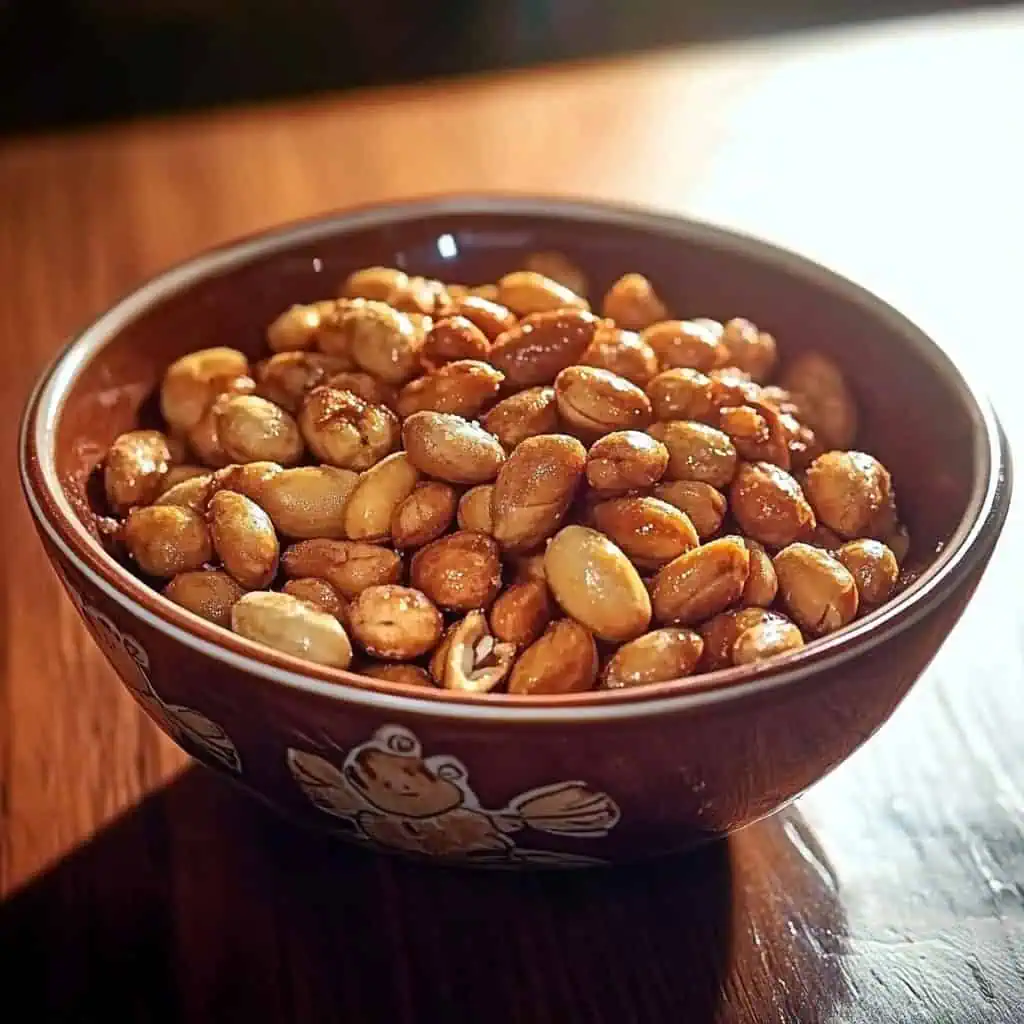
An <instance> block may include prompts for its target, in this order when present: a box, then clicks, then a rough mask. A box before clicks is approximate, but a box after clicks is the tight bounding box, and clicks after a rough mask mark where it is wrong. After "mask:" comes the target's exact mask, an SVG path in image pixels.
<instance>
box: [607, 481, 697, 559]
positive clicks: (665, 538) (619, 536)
mask: <svg viewBox="0 0 1024 1024" xmlns="http://www.w3.org/2000/svg"><path fill="white" fill-rule="evenodd" d="M592 515H593V520H594V525H595V526H596V527H597V529H598V530H600V531H601V532H602V533H604V534H607V535H608V536H609V537H610V538H611V539H612V540H613V541H614V542H615V543H616V544H617V545H618V546H619V547H620V548H622V550H623V551H624V552H625V553H626V555H627V556H628V557H629V559H630V561H632V562H633V563H634V564H636V565H638V566H640V568H642V569H660V568H661V567H662V566H663V565H664V564H665V563H666V562H671V561H672V559H673V558H678V557H679V556H680V555H681V554H683V552H685V551H689V550H690V549H691V548H695V547H697V545H698V544H699V543H700V538H699V537H698V536H697V531H696V530H695V529H694V527H693V523H691V522H690V519H689V516H687V515H686V513H685V512H680V511H679V509H677V508H676V507H675V506H674V505H670V504H669V503H668V502H667V501H659V500H658V499H657V498H646V497H641V498H614V499H612V500H611V501H602V502H600V503H599V504H597V505H595V506H594V508H593V512H592Z"/></svg>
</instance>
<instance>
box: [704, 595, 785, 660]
mask: <svg viewBox="0 0 1024 1024" xmlns="http://www.w3.org/2000/svg"><path fill="white" fill-rule="evenodd" d="M776 621H786V622H788V621H789V620H788V619H786V618H785V617H784V616H782V615H779V613H778V612H772V611H769V610H768V609H767V608H737V609H735V610H733V611H728V612H720V613H719V614H718V615H715V616H712V618H710V619H708V620H707V621H706V622H702V623H701V625H700V627H699V632H700V635H701V638H702V639H703V640H704V654H703V657H702V658H701V665H700V668H701V671H702V672H714V671H715V670H716V669H720V668H728V667H729V666H730V665H732V664H733V648H734V646H735V644H736V641H737V640H738V639H739V637H740V636H741V635H742V634H743V633H745V632H746V631H747V630H748V629H753V628H754V627H756V626H759V625H761V624H762V623H767V622H776Z"/></svg>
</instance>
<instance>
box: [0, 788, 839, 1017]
mask: <svg viewBox="0 0 1024 1024" xmlns="http://www.w3.org/2000/svg"><path fill="white" fill-rule="evenodd" d="M844 941H845V922H844V920H843V917H842V911H841V908H840V905H839V903H838V901H837V898H836V893H835V888H834V884H833V882H832V881H831V874H830V869H829V867H828V864H827V861H825V860H824V858H823V857H822V856H821V854H820V852H819V851H817V850H816V849H815V846H814V840H813V836H811V835H810V834H809V832H808V830H807V829H806V826H805V825H804V824H803V822H802V819H801V818H800V817H799V815H798V814H797V813H795V812H792V811H790V812H786V813H784V814H783V815H780V816H777V817H776V818H775V819H772V820H770V821H767V822H763V823H761V824H759V825H756V826H753V827H752V828H750V829H747V830H746V831H745V832H743V833H740V834H739V835H737V836H734V837H733V838H732V839H730V840H729V841H728V842H720V843H715V844H712V845H709V846H708V847H705V848H704V849H702V850H699V851H697V852H696V853H693V854H691V855H690V856H689V857H687V858H685V859H674V860H668V861H662V862H658V863H652V864H649V865H645V866H640V867H636V868H633V869H629V870H625V869H620V870H615V871H612V870H609V871H599V872H593V873H581V874H527V875H513V874H503V873H475V874H474V873H464V872H458V871H449V870H440V869H436V868H429V867H421V866H416V865H410V864H405V863H402V862H398V861H394V860H391V859H386V858H382V857H375V856H373V855H370V854H367V853H365V852H362V851H358V850H354V849H349V848H347V847H344V846H342V845H339V844H337V843H336V842H335V841H333V840H330V839H327V838H321V837H319V836H314V835H304V834H301V833H298V832H295V831H292V830H290V829H289V828H287V827H285V826H284V825H283V824H282V823H281V822H280V820H279V819H278V818H277V817H276V816H274V815H273V814H272V813H271V812H270V811H268V810H266V809H264V808H263V807H262V806H260V805H258V804H256V803H255V802H254V801H252V800H248V799H245V798H242V797H240V796H239V795H238V794H237V793H236V791H235V790H234V789H233V788H232V787H230V786H229V785H228V784H227V783H225V782H224V781H222V780H221V779H219V778H217V777H215V776H213V775H212V774H211V773H209V772H206V771H205V770H201V769H196V768H193V769H190V770H188V771H187V772H186V773H185V774H184V775H183V776H181V777H179V778H178V779H177V780H176V781H174V782H172V783H171V784H170V785H168V786H167V787H166V788H165V789H163V790H161V791H159V792H157V793H155V794H153V795H152V796H150V797H149V798H147V799H146V800H145V801H144V802H142V803H141V804H140V805H139V806H138V807H136V808H135V809H134V810H132V811H131V812H130V813H128V814H127V815H125V816H124V817H122V818H121V819H119V820H118V821H116V822H114V823H113V824H112V825H111V826H109V827H108V828H106V829H104V830H103V831H102V832H101V833H99V834H98V835H96V836H95V837H94V838H93V839H92V840H91V841H89V842H88V843H86V844H84V845H83V846H82V847H80V848H79V849H77V850H75V851H74V852H72V853H70V854H69V855H68V856H67V857H66V858H65V859H64V860H62V861H61V862H60V863H58V864H57V865H56V866H54V867H53V868H52V869H50V870H49V871H47V872H46V873H45V874H43V875H41V876H40V877H38V878H36V879H34V880H33V881H31V882H30V883H29V884H28V885H27V886H26V887H25V888H23V889H22V890H20V891H19V892H17V893H15V894H14V895H12V896H11V897H10V898H9V899H8V900H7V901H6V902H5V903H3V904H0V963H2V964H3V972H2V973H3V976H4V978H5V981H6V984H5V993H4V997H5V1002H6V1003H7V1004H8V1005H13V1002H14V1000H16V999H17V997H18V995H19V994H21V995H23V996H24V997H25V999H26V1000H28V1001H29V1002H28V1005H30V1006H32V1007H33V1009H32V1018H33V1019H34V1020H40V1021H59V1020H69V1021H71V1020H73V1021H76V1022H83V1021H92V1020H101V1019H102V1020H104V1021H108V1020H131V1021H134V1022H144V1021H185V1020H187V1021H190V1022H193V1021H206V1020H210V1021H229V1020H244V1019H247V1018H252V1019H256V1020H261V1021H263V1020H266V1021H278V1020H296V1021H298V1020H302V1021H317V1022H326V1021H358V1022H361V1024H362V1022H374V1021H389V1022H398V1021H411V1020H425V1021H445V1020H451V1021H471V1022H475V1021H488V1022H496V1024H504V1022H512V1021H522V1022H530V1024H540V1022H544V1021H552V1022H555V1021H557V1022H560V1024H568V1022H572V1021H576V1020H585V1021H588V1022H591V1021H595V1022H599V1021H615V1022H616V1024H618V1022H625V1021H634V1020H642V1021H662V1020H664V1021H673V1022H677V1021H686V1022H687V1024H704V1022H711V1021H716V1022H725V1021H740V1020H744V1021H746V1020H758V1021H761V1020H769V1019H770V1020H790V1019H799V1020H800V1021H803V1022H811V1024H813V1022H814V1021H819V1020H825V1019H830V1015H831V1013H832V1012H833V1011H834V1010H835V1007H836V1004H837V1003H839V1002H842V1001H843V1000H844V999H845V992H844V990H843V985H842V975H841V971H840V967H839V963H840V960H841V955H842V946H843V943H844Z"/></svg>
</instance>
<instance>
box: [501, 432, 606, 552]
mask: <svg viewBox="0 0 1024 1024" xmlns="http://www.w3.org/2000/svg"><path fill="white" fill-rule="evenodd" d="M586 462H587V452H586V449H585V448H584V447H583V445H581V444H580V443H579V441H577V440H576V439H575V438H574V437H566V436H565V435H563V434H543V435H541V436H540V437H530V438H527V439H526V440H525V441H523V442H521V443H520V444H519V445H518V446H517V447H516V448H515V450H514V451H513V452H512V454H511V455H510V456H509V458H508V461H507V462H506V463H505V465H504V466H502V467H501V472H499V473H498V478H497V480H496V482H495V484H494V493H493V495H492V497H491V521H492V527H493V534H494V538H495V540H497V542H498V543H499V544H500V545H501V546H502V548H504V549H505V550H506V551H528V550H529V549H530V548H532V547H536V546H537V545H538V544H540V543H541V541H543V540H544V539H545V538H547V537H550V536H551V535H552V534H553V533H554V532H555V531H556V530H557V529H558V527H559V524H560V523H561V522H562V519H563V518H564V516H565V513H566V512H567V511H568V509H569V506H570V505H571V504H572V501H573V498H574V497H575V496H576V490H577V487H578V486H579V484H580V481H581V480H582V479H583V472H584V469H585V467H586Z"/></svg>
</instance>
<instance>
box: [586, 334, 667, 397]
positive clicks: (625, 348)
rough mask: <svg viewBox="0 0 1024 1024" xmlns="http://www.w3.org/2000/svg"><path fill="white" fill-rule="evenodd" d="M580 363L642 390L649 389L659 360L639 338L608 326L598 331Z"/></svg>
mask: <svg viewBox="0 0 1024 1024" xmlns="http://www.w3.org/2000/svg"><path fill="white" fill-rule="evenodd" d="M580 362H581V363H583V364H584V365H585V366H597V367H599V368H600V369H602V370H609V371H611V372H612V373H615V374H618V376H620V377H625V378H626V380H628V381H630V382H631V383H633V384H635V385H636V386H637V387H639V388H645V387H647V385H648V384H649V383H650V382H651V380H652V379H653V378H654V376H655V375H656V374H657V372H658V357H657V356H656V355H655V354H654V349H652V348H651V346H650V345H648V344H647V342H646V341H642V340H641V339H640V335H639V334H636V333H634V332H633V331H624V330H622V328H620V327H613V326H611V325H610V324H608V323H603V324H601V325H600V326H599V327H598V328H597V333H596V334H595V335H594V340H593V341H592V342H591V343H590V344H589V345H588V346H587V350H586V352H584V353H583V355H582V356H580Z"/></svg>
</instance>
